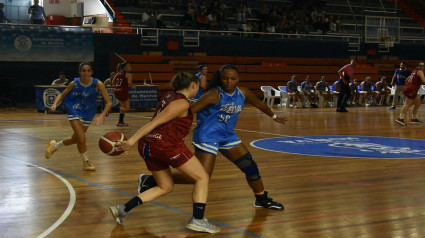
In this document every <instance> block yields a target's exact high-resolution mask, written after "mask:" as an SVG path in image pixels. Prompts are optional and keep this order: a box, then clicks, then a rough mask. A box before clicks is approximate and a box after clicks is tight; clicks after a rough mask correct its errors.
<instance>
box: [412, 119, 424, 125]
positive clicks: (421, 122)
mask: <svg viewBox="0 0 425 238" xmlns="http://www.w3.org/2000/svg"><path fill="white" fill-rule="evenodd" d="M409 123H410V124H420V125H422V124H424V122H423V121H420V120H418V119H417V118H413V119H411V120H410V122H409Z"/></svg>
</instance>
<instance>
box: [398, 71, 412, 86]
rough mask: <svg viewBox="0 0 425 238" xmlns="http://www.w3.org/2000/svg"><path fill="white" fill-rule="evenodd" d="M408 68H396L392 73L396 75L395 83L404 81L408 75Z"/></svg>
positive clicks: (403, 82) (401, 83) (400, 83)
mask: <svg viewBox="0 0 425 238" xmlns="http://www.w3.org/2000/svg"><path fill="white" fill-rule="evenodd" d="M410 74H411V73H410V70H408V69H406V70H404V71H403V70H401V69H397V70H396V71H395V73H394V75H395V76H396V84H397V85H404V84H405V82H406V79H407V78H408V77H409V76H410Z"/></svg>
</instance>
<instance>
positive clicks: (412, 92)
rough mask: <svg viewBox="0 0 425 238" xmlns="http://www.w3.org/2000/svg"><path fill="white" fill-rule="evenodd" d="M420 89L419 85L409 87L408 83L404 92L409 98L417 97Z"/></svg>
mask: <svg viewBox="0 0 425 238" xmlns="http://www.w3.org/2000/svg"><path fill="white" fill-rule="evenodd" d="M418 90H419V89H418V88H417V87H409V86H407V85H406V86H404V88H403V93H404V95H405V96H406V97H407V98H408V99H415V98H416V96H417V95H418Z"/></svg>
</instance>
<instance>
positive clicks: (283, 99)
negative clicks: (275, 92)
mask: <svg viewBox="0 0 425 238" xmlns="http://www.w3.org/2000/svg"><path fill="white" fill-rule="evenodd" d="M277 88H278V89H279V90H280V104H279V106H281V107H289V104H290V101H291V97H290V96H289V94H288V92H287V91H286V86H278V87H277Z"/></svg>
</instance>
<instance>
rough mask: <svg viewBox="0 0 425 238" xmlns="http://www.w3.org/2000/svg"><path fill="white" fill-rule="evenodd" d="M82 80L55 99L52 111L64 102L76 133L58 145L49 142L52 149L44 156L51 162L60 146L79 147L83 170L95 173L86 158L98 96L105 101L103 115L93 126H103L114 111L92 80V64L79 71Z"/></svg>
mask: <svg viewBox="0 0 425 238" xmlns="http://www.w3.org/2000/svg"><path fill="white" fill-rule="evenodd" d="M79 73H80V77H79V78H75V79H74V81H72V82H71V83H70V84H69V85H68V87H67V88H66V89H65V90H64V91H63V92H62V93H61V94H59V96H58V97H56V100H55V102H54V103H53V105H52V106H51V107H50V111H52V112H54V111H55V110H56V107H57V105H58V103H59V102H61V101H62V100H65V108H66V111H67V113H68V120H69V123H70V124H71V127H72V130H73V131H74V133H73V134H72V136H71V137H67V138H65V139H63V140H61V141H59V142H58V143H56V141H55V140H52V141H50V144H49V147H48V148H47V150H46V152H45V157H46V159H50V158H51V157H52V154H53V153H54V152H55V151H57V150H59V148H60V147H61V146H69V145H73V144H77V148H78V152H79V153H80V156H81V158H82V159H83V165H84V170H86V171H94V170H96V168H95V167H94V166H93V164H92V163H91V162H90V161H89V158H88V155H87V144H86V132H87V130H88V129H89V126H90V124H91V122H92V120H93V118H94V115H95V114H96V108H97V105H96V99H97V95H98V92H99V91H100V93H101V94H102V97H103V99H104V100H105V102H106V103H105V108H104V109H103V112H102V113H101V114H100V115H99V116H98V117H97V118H95V119H94V120H93V124H94V125H102V123H103V118H104V117H105V115H106V113H107V112H109V110H110V109H111V107H112V102H111V99H110V98H109V94H108V92H107V91H106V89H105V86H104V85H103V83H102V82H101V81H100V80H99V79H97V78H92V77H91V76H92V74H93V70H92V66H91V64H90V63H81V64H80V67H79Z"/></svg>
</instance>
